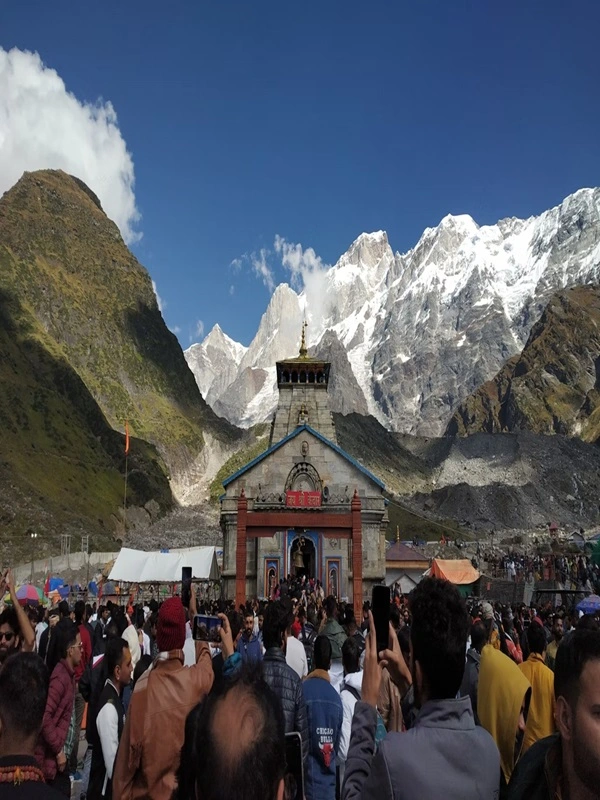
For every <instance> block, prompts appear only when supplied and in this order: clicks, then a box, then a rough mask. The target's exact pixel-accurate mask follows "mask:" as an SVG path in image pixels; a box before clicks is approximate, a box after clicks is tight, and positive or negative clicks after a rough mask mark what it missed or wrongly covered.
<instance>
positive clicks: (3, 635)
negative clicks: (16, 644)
mask: <svg viewBox="0 0 600 800" xmlns="http://www.w3.org/2000/svg"><path fill="white" fill-rule="evenodd" d="M15 635H16V634H14V633H10V632H9V633H2V632H1V631H0V642H1V641H2V640H3V639H6V641H7V642H12V640H13V639H14V638H15Z"/></svg>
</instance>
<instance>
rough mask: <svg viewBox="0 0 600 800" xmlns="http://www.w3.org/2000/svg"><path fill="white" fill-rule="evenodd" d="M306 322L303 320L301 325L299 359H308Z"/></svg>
mask: <svg viewBox="0 0 600 800" xmlns="http://www.w3.org/2000/svg"><path fill="white" fill-rule="evenodd" d="M307 327H308V322H307V321H306V320H304V322H303V323H302V339H301V340H300V358H308V349H307V347H306V329H307Z"/></svg>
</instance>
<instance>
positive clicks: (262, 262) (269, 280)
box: [250, 247, 275, 294]
mask: <svg viewBox="0 0 600 800" xmlns="http://www.w3.org/2000/svg"><path fill="white" fill-rule="evenodd" d="M268 256H269V251H268V250H267V249H266V248H264V247H263V248H262V249H261V250H260V252H259V253H258V254H257V253H252V256H251V257H250V263H251V264H252V269H253V270H254V274H255V275H256V276H257V277H258V278H260V279H261V281H262V282H263V283H264V285H265V286H266V287H267V289H268V290H269V292H270V294H273V292H274V291H275V276H274V275H273V270H272V269H271V267H270V266H269V264H268V263H267V258H268Z"/></svg>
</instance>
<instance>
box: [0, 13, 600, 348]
mask: <svg viewBox="0 0 600 800" xmlns="http://www.w3.org/2000/svg"><path fill="white" fill-rule="evenodd" d="M599 29H600V4H598V3H597V2H596V1H595V0H581V2H579V3H578V4H577V6H576V7H569V6H567V5H565V3H564V2H559V0H545V2H541V0H539V1H538V2H535V0H532V2H523V0H520V2H517V0H506V1H505V2H503V3H492V2H486V1H485V0H474V1H473V2H460V1H455V2H452V3H449V2H441V0H440V1H439V2H435V3H433V2H427V0H418V2H410V3H408V2H398V1H396V2H371V3H368V4H367V3H362V2H360V3H359V2H353V1H352V0H351V1H350V2H333V1H330V0H321V1H320V2H318V3H317V2H304V3H292V2H284V1H282V0H278V2H270V1H267V0H265V1H264V2H263V1H262V0H254V2H249V0H246V1H245V2H229V0H219V2H217V1H216V0H211V2H207V1H206V0H199V1H198V2H191V1H190V2H177V1H176V0H175V1H174V2H169V3H160V4H159V3H156V2H152V1H149V0H146V2H139V1H138V0H127V2H121V3H116V2H112V0H111V1H107V2H103V3H90V2H78V3H67V2H66V0H54V2H48V1H47V0H44V2H27V3H17V2H13V3H12V4H9V3H3V4H2V9H1V10H0V47H2V48H4V50H9V49H10V48H13V47H17V48H19V49H21V50H32V51H37V52H38V53H39V55H40V57H41V59H42V60H43V62H44V63H45V65H46V66H47V67H50V68H52V69H54V70H56V72H57V73H58V75H59V76H60V77H61V78H62V80H63V81H64V82H65V84H66V87H67V89H68V90H69V91H70V92H72V93H73V94H74V95H75V96H76V98H77V99H78V100H79V101H80V102H84V101H88V102H91V103H95V102H96V101H97V100H98V98H102V99H103V100H104V101H110V102H111V103H112V105H113V106H114V109H115V111H116V113H117V115H118V127H119V129H120V134H121V136H122V138H123V139H124V140H125V143H126V145H127V149H128V150H129V152H130V153H131V157H132V159H133V165H134V169H135V201H136V204H137V208H138V209H139V212H140V213H141V220H140V221H139V223H138V224H137V229H138V230H139V231H141V232H142V233H143V236H142V238H141V240H140V241H139V242H138V243H137V244H135V245H133V249H134V252H135V253H136V255H137V257H138V258H139V259H140V261H141V262H142V263H143V264H144V265H145V266H146V267H147V268H148V270H149V272H150V274H151V275H152V278H153V279H154V280H155V282H156V284H157V287H158V292H159V294H160V296H161V299H162V301H163V305H164V312H163V313H164V316H165V319H166V321H167V323H168V324H169V326H170V327H171V328H172V329H179V338H180V341H181V343H182V345H183V346H184V347H187V346H188V345H189V343H190V336H192V335H193V333H194V330H195V328H196V326H197V322H198V320H201V321H202V323H203V325H204V329H205V331H206V332H208V330H209V329H210V328H211V327H212V325H213V324H214V323H215V322H219V323H220V324H221V326H222V327H223V329H224V330H225V331H226V332H227V333H229V334H230V335H231V336H233V337H234V338H236V339H238V340H240V341H242V342H244V343H245V344H248V343H249V341H250V339H251V338H252V335H253V334H254V332H255V331H256V327H257V324H258V321H259V319H260V316H261V314H262V313H263V312H264V310H265V308H266V305H267V302H268V299H269V290H268V288H267V287H266V286H265V285H264V283H263V282H262V281H261V280H260V278H259V277H257V275H255V274H254V272H253V271H252V269H251V266H250V259H246V261H245V262H244V264H243V266H242V268H241V269H239V270H235V269H234V268H232V267H231V263H232V262H234V261H235V259H239V258H240V257H241V256H242V255H243V254H245V253H246V254H251V253H253V252H254V253H258V252H259V251H260V250H261V248H264V249H267V250H268V251H269V253H268V254H267V260H268V263H269V265H270V267H271V268H272V269H273V270H274V274H275V277H276V280H277V281H279V280H284V279H286V271H285V269H284V268H283V267H282V265H281V263H279V264H278V262H277V258H276V254H275V253H274V252H272V251H273V242H274V238H275V236H276V235H279V236H281V237H284V238H285V239H286V240H288V241H290V242H299V243H301V244H302V246H303V247H304V248H306V247H313V248H314V250H315V251H316V253H317V254H318V255H319V256H320V257H321V258H322V259H323V260H324V261H325V262H326V263H333V262H335V261H336V260H337V258H338V257H339V256H340V255H341V254H342V253H343V252H344V251H345V250H346V249H347V247H348V246H349V244H350V243H351V242H352V241H353V239H355V238H356V236H358V234H360V233H361V232H362V231H370V230H378V229H381V228H383V229H385V230H387V231H388V235H389V239H390V242H391V244H392V247H393V248H394V249H395V250H400V251H404V250H407V249H408V248H410V247H411V246H412V245H413V244H414V243H415V242H416V241H417V239H418V238H419V236H420V234H421V232H422V230H423V228H425V227H427V226H431V225H435V224H437V223H438V222H439V220H440V219H441V218H442V217H443V216H444V215H445V214H447V213H449V212H450V213H455V214H458V213H469V214H471V215H472V216H473V217H474V218H475V219H476V220H477V221H478V222H480V223H489V222H495V221H496V220H497V219H499V218H502V217H505V216H529V215H531V214H535V213H539V212H541V211H543V210H544V209H546V208H548V207H550V206H552V205H555V204H556V203H558V202H560V200H561V199H562V198H563V197H564V196H565V195H567V194H569V193H570V192H572V191H574V190H576V189H578V188H580V187H582V186H594V185H598V183H599V182H600V155H599V146H598V143H599V141H600V136H599V133H600V105H599V103H598V86H599V78H600V67H599V62H598V58H597V35H598V30H599ZM38 135H39V136H42V137H43V136H44V128H43V127H42V129H41V131H40V132H39V133H38ZM53 146H54V145H53ZM56 146H58V147H59V146H60V145H56ZM1 147H2V145H1V144H0V149H1ZM48 166H52V164H49V165H48ZM287 277H289V275H288V276H287ZM194 338H196V337H195V336H194Z"/></svg>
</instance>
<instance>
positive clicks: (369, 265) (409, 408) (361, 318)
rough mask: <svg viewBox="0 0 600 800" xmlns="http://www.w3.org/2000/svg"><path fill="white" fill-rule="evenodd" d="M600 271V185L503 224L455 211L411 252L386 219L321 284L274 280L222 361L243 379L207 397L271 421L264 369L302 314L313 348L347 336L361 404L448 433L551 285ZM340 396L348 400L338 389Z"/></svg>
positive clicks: (337, 399)
mask: <svg viewBox="0 0 600 800" xmlns="http://www.w3.org/2000/svg"><path fill="white" fill-rule="evenodd" d="M598 280H600V189H587V188H586V189H580V190H578V191H577V192H575V193H573V194H572V195H569V196H568V197H566V198H565V199H564V200H563V201H562V203H560V204H559V205H557V206H555V207H554V208H551V209H549V210H548V211H545V212H543V213H542V214H540V215H538V216H532V217H529V218H527V219H518V218H516V217H506V218H504V219H502V220H500V221H499V222H498V223H496V224H495V225H481V226H480V225H478V224H477V223H476V222H475V221H474V220H473V218H472V217H470V216H469V215H464V214H463V215H446V216H445V217H444V218H443V219H442V221H441V222H440V224H439V225H437V226H436V227H435V228H426V229H425V230H424V232H423V234H422V236H421V237H420V239H419V241H418V242H417V243H416V244H415V245H414V247H412V248H411V249H410V250H408V251H407V252H406V253H398V252H396V253H394V252H393V251H392V248H391V246H390V244H389V241H388V237H387V234H386V233H385V231H378V232H374V233H370V234H365V233H364V234H361V235H360V236H358V237H357V238H356V239H355V240H354V242H353V243H352V244H351V245H350V247H349V248H348V250H347V251H346V253H344V254H343V255H342V256H341V257H340V258H339V259H338V261H337V263H336V264H335V265H334V266H333V267H330V268H329V269H328V270H326V271H323V273H322V274H321V275H320V284H319V285H320V293H317V291H316V289H314V287H313V288H312V289H311V288H310V287H307V288H306V289H305V290H303V291H302V292H300V293H297V292H295V291H294V290H293V289H292V288H291V287H289V286H288V285H287V284H280V285H279V286H278V287H277V288H276V289H275V292H274V293H273V296H272V298H271V301H270V303H269V305H268V307H267V309H266V311H265V313H264V314H263V317H262V319H261V322H260V324H259V327H258V330H257V334H256V336H255V337H254V339H253V341H252V342H251V344H250V346H249V347H248V349H247V350H246V352H245V354H244V356H243V359H242V360H241V361H240V363H239V364H238V365H237V366H236V365H235V364H234V363H233V362H229V364H228V365H227V367H226V368H227V369H228V370H229V372H230V375H234V377H233V379H231V380H230V379H229V377H228V383H227V385H226V386H223V385H222V384H221V385H219V387H215V389H214V390H213V391H212V392H210V388H209V392H208V393H207V399H208V400H209V403H210V404H211V405H213V407H214V408H215V409H218V411H219V413H223V414H226V415H227V418H228V419H230V421H232V422H234V423H236V424H240V425H242V426H244V427H246V426H249V425H251V424H254V423H256V422H259V421H264V419H265V418H266V417H267V416H268V414H269V413H270V412H271V411H272V409H273V408H274V405H275V402H276V387H275V380H274V375H270V374H267V375H266V376H265V375H264V371H267V373H268V371H269V369H270V368H272V367H273V365H274V363H275V361H276V360H277V359H279V358H284V357H289V356H292V355H294V354H295V353H296V352H297V349H298V343H299V338H300V325H301V322H302V319H303V318H304V316H306V317H307V319H308V322H309V329H308V336H309V346H310V348H311V352H316V351H318V348H319V343H320V341H321V339H322V337H323V336H324V335H325V333H326V332H332V333H333V334H334V335H335V336H336V338H337V339H338V341H339V342H340V343H341V345H342V347H343V348H344V349H345V351H346V356H347V359H348V361H349V363H350V366H351V368H352V372H353V373H354V378H355V380H356V383H357V384H358V387H359V391H360V395H357V396H356V401H357V403H359V404H360V405H361V407H363V406H364V404H366V406H367V410H368V413H369V414H371V415H373V416H375V417H376V418H377V419H378V420H379V421H380V422H381V423H382V424H384V425H385V426H386V427H388V428H390V429H392V430H396V431H400V432H405V433H412V434H416V435H429V436H431V435H441V434H442V433H443V432H444V430H445V429H446V427H447V424H448V421H449V419H450V417H451V416H452V414H453V413H454V411H455V409H456V408H457V406H458V405H459V404H460V402H461V401H463V400H464V399H465V398H466V397H468V396H469V394H470V393H471V392H473V391H475V390H476V389H477V387H479V386H480V385H481V384H483V383H484V382H485V381H487V380H489V379H491V378H492V377H493V376H494V375H495V374H496V373H497V372H498V370H499V369H500V368H501V367H502V365H503V364H504V363H505V362H506V361H507V359H509V358H510V357H512V356H514V355H516V354H518V353H519V352H520V351H521V350H522V348H523V347H524V345H525V343H526V341H527V338H528V335H529V332H530V330H531V328H532V326H533V325H534V323H535V322H536V321H537V319H539V317H540V315H541V314H542V312H543V309H544V307H545V305H546V303H547V301H548V300H549V298H550V297H551V295H552V294H553V293H554V292H555V291H557V290H559V289H563V288H566V287H568V286H571V285H578V284H585V283H588V282H592V281H598ZM311 291H312V294H311ZM317 294H318V296H317ZM205 341H206V340H205ZM203 345H204V342H203V343H201V344H200V345H195V346H194V348H195V349H197V348H200V350H202V348H203ZM189 353H190V351H186V358H188V360H189ZM209 360H210V359H209ZM191 366H192V371H193V372H194V374H195V377H196V380H197V382H199V384H200V383H202V382H203V381H204V383H203V385H207V382H206V381H205V373H204V374H203V373H202V368H200V369H195V368H194V365H193V364H191ZM335 367H336V364H335V363H334V364H333V368H334V370H335ZM249 371H250V372H249ZM253 371H256V372H257V373H258V372H259V371H260V374H261V381H262V383H261V387H262V388H261V391H262V393H263V400H264V402H263V403H262V405H261V406H260V407H259V408H255V409H254V410H253V409H250V408H249V401H248V399H247V398H248V392H247V388H246V389H244V388H243V387H248V386H249V385H252V383H253V381H252V373H253ZM267 380H268V381H270V383H269V384H268V385H266V384H265V381H267ZM208 383H210V380H209V381H208ZM223 398H226V402H225V404H223V403H224V400H223ZM331 405H332V408H333V410H334V411H342V410H344V411H347V410H348V402H347V400H346V398H344V397H343V396H342V395H340V394H339V393H337V392H335V391H334V392H332V395H331ZM261 413H262V414H263V416H262V418H261Z"/></svg>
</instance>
